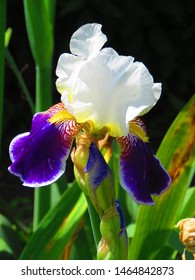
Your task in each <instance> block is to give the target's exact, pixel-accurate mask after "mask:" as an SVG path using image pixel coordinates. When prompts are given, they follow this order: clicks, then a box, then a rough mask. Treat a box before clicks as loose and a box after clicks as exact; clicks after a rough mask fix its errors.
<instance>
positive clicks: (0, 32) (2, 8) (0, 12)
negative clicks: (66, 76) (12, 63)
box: [0, 0, 6, 151]
mask: <svg viewBox="0 0 195 280" xmlns="http://www.w3.org/2000/svg"><path fill="white" fill-rule="evenodd" d="M0 20H1V24H0V151H1V141H2V131H3V128H2V127H3V95H4V59H5V46H4V42H5V22H6V0H1V1H0Z"/></svg>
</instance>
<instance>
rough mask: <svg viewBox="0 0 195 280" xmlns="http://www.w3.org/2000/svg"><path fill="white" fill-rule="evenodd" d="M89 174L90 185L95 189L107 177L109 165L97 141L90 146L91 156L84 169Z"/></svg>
mask: <svg viewBox="0 0 195 280" xmlns="http://www.w3.org/2000/svg"><path fill="white" fill-rule="evenodd" d="M84 171H85V172H86V173H88V174H89V180H90V185H91V186H92V188H93V189H94V190H95V189H96V188H97V187H98V186H99V185H100V184H101V182H102V181H103V180H104V179H105V178H106V176H107V174H108V172H109V167H108V165H107V163H106V161H105V159H104V157H103V156H102V154H101V152H100V151H99V149H98V148H97V146H96V144H95V143H93V142H92V143H91V145H90V147H89V158H88V162H87V165H86V167H85V170H84Z"/></svg>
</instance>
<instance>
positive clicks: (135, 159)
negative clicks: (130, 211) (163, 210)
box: [118, 133, 171, 205]
mask: <svg viewBox="0 0 195 280" xmlns="http://www.w3.org/2000/svg"><path fill="white" fill-rule="evenodd" d="M118 143H119V144H120V146H121V157H120V170H119V177H120V183H121V185H122V187H123V188H124V189H125V190H126V191H127V192H128V193H130V195H132V197H133V198H134V199H135V200H136V201H137V202H138V203H142V204H150V205H153V204H154V202H153V200H152V198H151V195H160V194H162V193H163V192H164V191H165V190H166V189H167V188H168V186H169V184H170V181H171V179H170V177H169V175H168V174H167V172H166V171H165V170H164V168H163V167H162V165H161V164H160V161H159V160H158V159H157V158H156V157H155V156H154V155H153V154H152V153H151V151H150V149H149V146H148V143H147V142H143V141H142V140H141V139H140V138H139V137H137V136H136V135H133V134H131V133H129V134H128V136H126V137H122V138H119V139H118Z"/></svg>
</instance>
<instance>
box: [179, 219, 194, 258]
mask: <svg viewBox="0 0 195 280" xmlns="http://www.w3.org/2000/svg"><path fill="white" fill-rule="evenodd" d="M177 227H179V229H180V232H179V239H180V241H181V242H182V243H183V245H184V246H185V249H186V251H188V252H191V253H193V254H195V218H187V219H183V220H181V221H179V222H178V224H177Z"/></svg>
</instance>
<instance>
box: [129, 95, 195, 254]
mask: <svg viewBox="0 0 195 280" xmlns="http://www.w3.org/2000/svg"><path fill="white" fill-rule="evenodd" d="M194 139H195V95H193V97H192V98H191V99H190V101H189V102H188V103H187V105H186V106H185V107H184V108H183V110H182V111H181V112H180V113H179V114H178V116H177V117H176V119H175V121H174V122H173V124H172V125H171V127H170V128H169V130H168V132H167V133H166V135H165V137H164V139H163V141H162V143H161V145H160V147H159V150H158V152H157V157H158V158H159V159H160V160H161V163H162V165H163V166H164V167H165V169H166V170H167V171H168V173H169V174H170V176H171V178H172V184H171V186H170V188H169V189H168V190H167V191H166V192H165V193H164V194H162V195H161V196H159V197H153V198H154V202H155V206H140V207H139V210H138V216H137V220H136V231H135V235H134V237H133V239H132V242H131V244H130V247H129V259H155V258H158V259H161V258H163V256H161V255H160V254H159V252H160V251H161V250H163V248H164V246H165V245H166V243H167V242H168V239H169V237H170V234H171V232H172V231H173V230H174V225H175V224H177V222H178V219H177V217H178V213H179V212H180V209H181V207H182V204H183V201H184V198H185V195H186V191H187V189H188V188H189V186H190V184H191V181H192V178H193V175H194V171H195V164H194V163H195V147H194Z"/></svg>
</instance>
